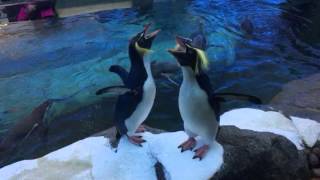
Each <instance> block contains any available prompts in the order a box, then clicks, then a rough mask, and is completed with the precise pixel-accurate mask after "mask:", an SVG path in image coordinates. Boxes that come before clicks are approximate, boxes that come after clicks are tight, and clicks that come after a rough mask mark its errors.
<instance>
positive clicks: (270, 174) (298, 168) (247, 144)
mask: <svg viewBox="0 0 320 180" xmlns="http://www.w3.org/2000/svg"><path fill="white" fill-rule="evenodd" d="M147 129H148V131H150V132H152V133H161V132H163V131H161V130H158V129H153V128H147ZM97 135H99V136H101V135H103V136H105V137H108V138H109V139H110V142H112V141H113V140H114V139H115V129H114V128H112V129H109V130H107V131H104V132H101V133H99V134H97ZM217 141H218V142H219V143H220V144H221V145H222V146H223V149H224V157H223V159H224V163H223V165H222V167H221V169H220V170H219V171H218V172H217V173H215V175H214V176H213V177H211V179H214V180H218V179H219V180H229V179H230V180H232V179H237V180H241V179H244V180H248V179H260V180H264V179H266V180H271V179H281V180H286V179H288V180H294V179H297V180H298V179H301V180H305V179H310V177H311V175H312V172H311V170H310V169H309V166H308V159H307V158H308V157H307V155H306V153H304V151H299V150H297V148H296V146H295V145H294V144H293V143H292V142H291V141H289V140H287V139H286V138H285V137H282V136H279V135H275V134H273V133H262V132H255V131H251V130H241V129H238V128H236V127H234V126H223V127H221V129H220V132H219V135H218V138H217ZM165 168H166V167H165V166H163V165H161V164H159V162H158V163H157V164H156V166H155V169H156V171H157V176H158V179H166V177H165V175H164V174H166V173H165V172H167V171H166V170H165ZM181 173H183V172H181Z"/></svg>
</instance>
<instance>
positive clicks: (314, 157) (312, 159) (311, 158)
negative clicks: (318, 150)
mask: <svg viewBox="0 0 320 180" xmlns="http://www.w3.org/2000/svg"><path fill="white" fill-rule="evenodd" d="M308 160H309V164H310V166H311V167H317V166H319V158H318V157H317V155H315V154H314V153H311V154H310V155H309V158H308Z"/></svg>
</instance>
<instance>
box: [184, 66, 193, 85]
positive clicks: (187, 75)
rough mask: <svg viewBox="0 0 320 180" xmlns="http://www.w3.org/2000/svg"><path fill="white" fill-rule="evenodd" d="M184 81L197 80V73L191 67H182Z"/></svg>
mask: <svg viewBox="0 0 320 180" xmlns="http://www.w3.org/2000/svg"><path fill="white" fill-rule="evenodd" d="M182 74H183V82H195V81H196V74H195V72H194V71H193V70H192V69H191V67H182Z"/></svg>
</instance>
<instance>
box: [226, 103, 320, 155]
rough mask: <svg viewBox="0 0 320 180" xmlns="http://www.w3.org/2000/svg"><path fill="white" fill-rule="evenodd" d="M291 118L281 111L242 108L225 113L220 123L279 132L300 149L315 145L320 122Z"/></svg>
mask: <svg viewBox="0 0 320 180" xmlns="http://www.w3.org/2000/svg"><path fill="white" fill-rule="evenodd" d="M290 118H291V119H292V120H291V119H289V118H287V117H286V116H284V115H283V114H281V113H280V112H275V111H263V110H259V109H252V108H241V109H235V110H231V111H229V112H226V113H224V114H223V115H222V116H221V121H220V125H221V126H228V125H233V126H236V127H238V128H240V129H248V130H253V131H257V132H271V133H274V134H278V135H281V136H284V137H286V138H287V139H288V140H290V141H291V142H292V143H293V144H294V145H295V146H296V147H297V149H299V150H302V149H304V144H306V145H307V146H308V147H313V146H314V145H315V143H316V141H317V139H320V123H318V122H316V121H313V120H310V119H303V118H298V117H290Z"/></svg>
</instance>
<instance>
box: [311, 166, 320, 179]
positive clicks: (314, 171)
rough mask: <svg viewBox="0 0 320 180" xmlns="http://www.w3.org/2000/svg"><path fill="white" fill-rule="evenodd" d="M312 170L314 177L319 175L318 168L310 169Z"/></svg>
mask: <svg viewBox="0 0 320 180" xmlns="http://www.w3.org/2000/svg"><path fill="white" fill-rule="evenodd" d="M312 172H313V175H315V176H316V177H320V168H314V169H312Z"/></svg>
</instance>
